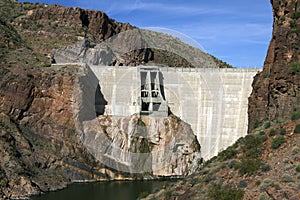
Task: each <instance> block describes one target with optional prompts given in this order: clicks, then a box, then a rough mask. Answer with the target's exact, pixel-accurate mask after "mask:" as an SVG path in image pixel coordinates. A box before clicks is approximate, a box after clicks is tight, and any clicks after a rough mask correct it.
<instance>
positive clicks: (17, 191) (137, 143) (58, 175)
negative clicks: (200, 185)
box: [0, 66, 200, 198]
mask: <svg viewBox="0 0 300 200" xmlns="http://www.w3.org/2000/svg"><path fill="white" fill-rule="evenodd" d="M78 70H80V67H76V66H70V67H66V66H53V67H49V68H48V69H47V71H48V72H47V71H44V72H43V73H40V72H33V73H32V74H27V75H21V76H19V77H17V78H16V77H15V75H14V74H12V73H9V72H8V71H6V73H4V74H2V75H3V76H2V78H1V81H0V94H1V95H0V111H1V112H0V148H1V149H2V150H3V151H1V157H0V177H1V182H0V183H1V188H0V196H1V197H5V198H17V197H26V196H28V195H31V194H38V193H40V192H45V191H51V190H56V189H60V188H63V187H66V185H67V184H69V183H71V182H74V181H88V180H113V179H134V178H143V177H144V178H147V179H151V178H156V177H159V176H183V175H187V174H189V173H191V172H192V170H194V169H195V168H196V167H197V166H198V164H199V163H197V162H196V161H197V159H199V157H200V146H199V144H198V142H197V139H196V138H195V136H194V135H193V133H192V131H191V128H190V126H189V125H187V124H185V123H184V122H181V121H179V120H178V119H177V118H175V117H169V118H168V119H156V120H152V121H151V120H147V119H144V120H145V124H147V127H149V130H147V131H145V129H144V128H143V127H144V126H143V127H142V128H136V129H135V131H132V130H133V129H132V128H130V127H136V125H137V122H138V121H137V120H138V119H137V118H136V117H135V116H133V117H127V118H123V119H121V118H112V117H109V116H102V117H101V116H100V117H98V118H97V117H95V118H94V116H97V115H98V114H99V113H95V101H94V100H95V91H93V94H91V96H93V99H90V98H89V97H88V96H86V97H87V99H85V100H86V101H89V102H92V103H91V104H90V105H92V104H93V105H92V106H93V107H92V108H93V112H94V113H93V114H92V115H90V113H84V111H85V109H86V108H87V105H85V106H83V107H81V108H82V110H83V111H82V112H79V113H77V112H75V111H74V106H73V104H74V101H75V100H74V98H73V96H74V90H73V89H74V85H75V82H76V81H75V80H77V77H76V76H74V75H75V74H76V73H75V72H76V71H78ZM92 82H93V81H91V83H92ZM84 87H85V88H84V89H85V90H86V91H88V89H87V88H88V85H85V86H84ZM76 116H79V118H80V120H81V122H84V124H82V127H81V128H83V130H85V131H84V132H81V131H79V130H82V129H80V127H78V124H76V120H75V121H74V118H76ZM93 120H96V121H97V122H98V123H99V122H100V123H99V126H97V127H98V129H96V130H95V131H96V133H98V135H97V134H96V135H93V134H94V133H95V132H93V131H92V132H91V131H89V130H92V128H93V127H92V126H86V125H88V124H89V123H90V122H91V121H93ZM140 133H143V134H146V135H144V136H143V135H139V134H140ZM150 133H151V134H155V135H151V134H150ZM158 133H159V134H160V136H159V137H158V136H157V134H158ZM130 136H132V137H130ZM103 138H104V139H105V138H106V139H107V140H108V141H109V142H110V144H109V145H107V144H103V141H104V140H102V139H103ZM177 144H184V145H185V146H184V147H181V146H180V145H179V147H178V148H177V146H176V145H177ZM99 145H100V146H99ZM101 145H102V146H101ZM112 146H113V147H116V148H117V149H121V150H122V152H123V154H118V153H115V151H114V149H113V148H110V147H112ZM103 149H105V150H106V151H102V150H103ZM109 150H112V151H109ZM131 153H132V155H133V156H131V155H130V154H131ZM127 155H130V156H129V157H128V156H127ZM135 155H137V156H135ZM149 155H150V156H149ZM99 156H100V157H99ZM109 156H110V157H109ZM145 156H146V157H145ZM148 156H149V157H148ZM103 157H105V158H112V160H113V161H112V160H110V162H105V161H107V159H106V160H105V159H102V158H103ZM127 158H128V159H127ZM144 158H147V159H144ZM149 158H152V159H150V160H149ZM124 159H125V160H124ZM126 159H127V160H126ZM124 161H127V162H128V163H127V164H125V165H124ZM163 161H166V162H167V165H164V166H163V167H165V168H159V169H158V170H157V169H156V168H155V167H156V166H157V165H156V164H157V163H159V162H163ZM134 163H136V164H134ZM169 164H170V165H169ZM122 166H125V167H127V168H126V169H124V168H123V167H122ZM139 167H141V168H139ZM127 169H129V170H127ZM145 169H146V170H145ZM136 173H140V174H139V175H135V174H136Z"/></svg>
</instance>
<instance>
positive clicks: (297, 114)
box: [291, 111, 300, 120]
mask: <svg viewBox="0 0 300 200" xmlns="http://www.w3.org/2000/svg"><path fill="white" fill-rule="evenodd" d="M297 119H300V111H295V112H293V113H292V117H291V120H297Z"/></svg>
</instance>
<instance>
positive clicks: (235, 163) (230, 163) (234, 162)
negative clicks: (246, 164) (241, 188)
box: [228, 160, 238, 169]
mask: <svg viewBox="0 0 300 200" xmlns="http://www.w3.org/2000/svg"><path fill="white" fill-rule="evenodd" d="M237 166H238V163H237V162H236V160H232V161H230V162H229V164H228V167H229V168H230V169H232V168H235V169H236V168H237Z"/></svg>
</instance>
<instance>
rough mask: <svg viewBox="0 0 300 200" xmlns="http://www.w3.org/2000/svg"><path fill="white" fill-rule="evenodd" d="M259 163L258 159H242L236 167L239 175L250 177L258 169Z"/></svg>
mask: <svg viewBox="0 0 300 200" xmlns="http://www.w3.org/2000/svg"><path fill="white" fill-rule="evenodd" d="M260 165H261V162H260V160H258V159H247V158H244V159H242V161H241V163H240V164H239V165H238V170H239V173H240V174H242V175H244V174H249V175H252V174H254V172H256V171H257V170H258V169H259V168H260Z"/></svg>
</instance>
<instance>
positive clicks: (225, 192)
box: [208, 186, 245, 200]
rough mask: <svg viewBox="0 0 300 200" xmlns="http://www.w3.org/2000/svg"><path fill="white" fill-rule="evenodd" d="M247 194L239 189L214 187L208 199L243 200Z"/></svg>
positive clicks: (210, 190) (209, 192)
mask: <svg viewBox="0 0 300 200" xmlns="http://www.w3.org/2000/svg"><path fill="white" fill-rule="evenodd" d="M244 194H245V192H244V191H243V190H242V189H239V188H231V187H229V186H225V187H224V188H222V187H221V186H214V187H212V188H210V189H209V191H208V197H209V198H210V199H214V200H242V199H243V197H244Z"/></svg>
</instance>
